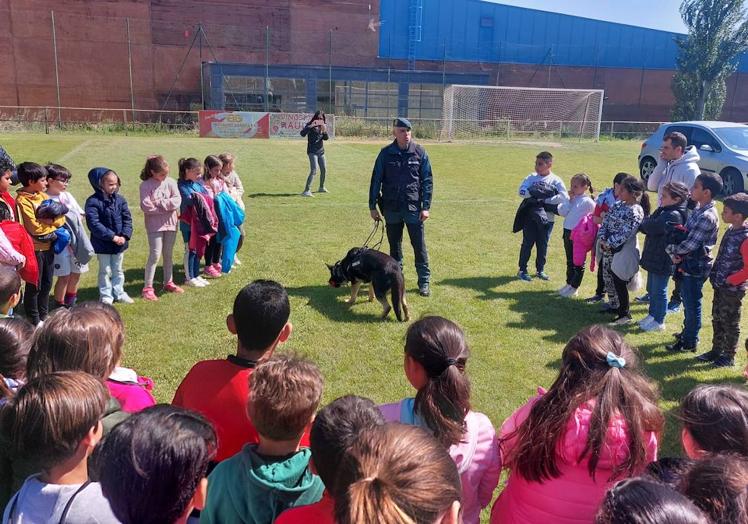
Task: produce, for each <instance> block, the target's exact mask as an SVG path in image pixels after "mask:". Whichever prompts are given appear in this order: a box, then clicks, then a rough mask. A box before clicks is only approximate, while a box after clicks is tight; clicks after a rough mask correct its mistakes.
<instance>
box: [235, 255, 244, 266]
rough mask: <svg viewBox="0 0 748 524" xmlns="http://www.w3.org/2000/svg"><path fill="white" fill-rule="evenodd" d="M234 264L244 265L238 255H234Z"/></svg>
mask: <svg viewBox="0 0 748 524" xmlns="http://www.w3.org/2000/svg"><path fill="white" fill-rule="evenodd" d="M234 265H235V266H241V265H242V261H241V260H239V257H237V256H236V255H234Z"/></svg>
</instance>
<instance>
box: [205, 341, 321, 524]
mask: <svg viewBox="0 0 748 524" xmlns="http://www.w3.org/2000/svg"><path fill="white" fill-rule="evenodd" d="M322 384H323V379H322V374H321V373H320V371H319V368H317V366H316V365H314V364H313V363H312V362H310V361H309V360H305V359H302V358H299V357H296V356H293V355H283V354H281V355H277V356H274V357H272V358H270V359H269V360H267V361H265V362H263V363H261V364H260V365H259V366H257V368H256V369H255V371H254V373H252V375H251V376H250V378H249V391H250V394H249V400H248V402H247V413H248V415H249V418H250V420H252V422H253V423H254V425H255V428H256V429H257V433H258V435H259V440H260V443H259V444H247V445H245V446H244V448H242V450H241V451H240V452H239V453H237V454H236V455H234V456H233V457H231V458H229V459H226V460H224V461H223V462H221V463H220V464H218V466H216V468H215V469H214V470H213V473H211V475H210V477H208V500H207V503H206V505H205V509H204V510H203V511H202V513H201V514H200V524H213V523H216V524H219V523H228V522H231V523H243V524H270V523H272V522H273V521H274V520H275V519H276V518H277V517H278V515H280V513H281V512H282V511H284V510H285V509H288V508H291V507H296V506H303V505H306V504H313V503H315V502H317V501H319V500H320V499H321V498H322V492H323V491H324V485H323V484H322V481H321V480H320V478H319V477H318V476H317V475H315V474H313V473H312V472H311V470H310V469H309V458H310V456H311V452H310V451H309V449H308V448H303V449H302V448H301V447H300V442H301V437H302V435H303V434H304V430H305V429H306V427H307V426H309V424H311V422H312V420H313V419H314V414H315V412H316V411H317V407H318V406H319V402H320V399H321V397H322Z"/></svg>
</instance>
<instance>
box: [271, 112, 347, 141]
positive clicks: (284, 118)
mask: <svg viewBox="0 0 748 524" xmlns="http://www.w3.org/2000/svg"><path fill="white" fill-rule="evenodd" d="M313 114H314V113H270V138H301V135H299V132H300V131H301V130H302V129H304V125H305V124H306V123H307V122H309V119H310V118H312V115H313ZM334 122H335V119H334V118H331V116H330V115H328V117H327V134H328V135H330V138H335V125H334Z"/></svg>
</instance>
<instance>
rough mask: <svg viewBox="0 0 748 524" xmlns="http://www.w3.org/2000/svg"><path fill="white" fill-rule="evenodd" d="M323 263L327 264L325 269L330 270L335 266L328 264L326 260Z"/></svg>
mask: <svg viewBox="0 0 748 524" xmlns="http://www.w3.org/2000/svg"><path fill="white" fill-rule="evenodd" d="M325 265H326V266H327V269H329V270H330V271H332V268H333V267H335V266H331V265H330V264H328V263H327V262H325Z"/></svg>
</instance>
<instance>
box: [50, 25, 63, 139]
mask: <svg viewBox="0 0 748 524" xmlns="http://www.w3.org/2000/svg"><path fill="white" fill-rule="evenodd" d="M50 14H51V15H52V46H53V47H54V53H55V84H56V86H57V125H58V126H59V127H62V109H61V106H62V103H61V102H60V71H59V66H58V64H57V31H56V30H55V12H54V11H50Z"/></svg>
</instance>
